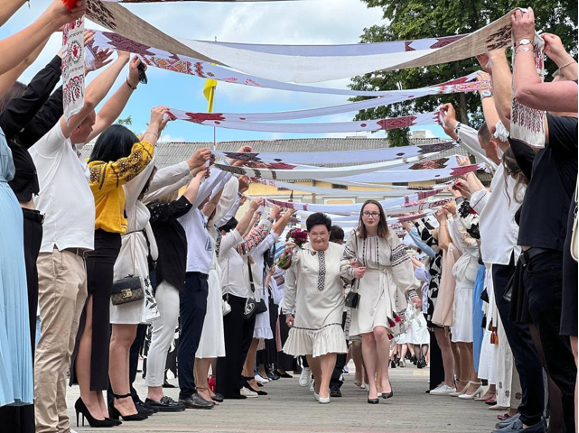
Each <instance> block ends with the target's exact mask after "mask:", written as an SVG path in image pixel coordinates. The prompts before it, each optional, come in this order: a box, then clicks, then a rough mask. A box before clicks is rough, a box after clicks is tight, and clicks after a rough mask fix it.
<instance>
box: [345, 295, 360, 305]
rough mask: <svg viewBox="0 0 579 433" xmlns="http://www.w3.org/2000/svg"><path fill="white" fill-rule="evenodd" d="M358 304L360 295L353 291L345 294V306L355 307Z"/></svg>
mask: <svg viewBox="0 0 579 433" xmlns="http://www.w3.org/2000/svg"><path fill="white" fill-rule="evenodd" d="M359 304H360V295H359V294H358V293H356V292H354V291H351V292H350V293H348V294H347V295H346V307H348V308H352V309H356V308H358V305H359Z"/></svg>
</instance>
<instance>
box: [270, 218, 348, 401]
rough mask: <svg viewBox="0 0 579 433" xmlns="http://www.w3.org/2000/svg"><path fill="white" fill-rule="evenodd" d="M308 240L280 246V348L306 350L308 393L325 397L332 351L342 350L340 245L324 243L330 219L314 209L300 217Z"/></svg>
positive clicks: (292, 351)
mask: <svg viewBox="0 0 579 433" xmlns="http://www.w3.org/2000/svg"><path fill="white" fill-rule="evenodd" d="M306 227H307V229H308V233H309V237H310V242H309V243H307V244H305V245H304V246H303V248H302V249H299V248H297V249H293V248H292V247H291V246H290V247H288V248H287V249H286V251H284V254H283V255H282V257H283V258H284V259H283V260H282V261H281V262H282V263H283V262H284V261H285V262H286V263H283V264H282V265H281V267H282V268H285V269H289V270H288V272H287V274H286V287H285V296H284V300H283V305H282V310H283V313H284V314H285V315H286V323H287V325H288V326H289V327H290V328H291V329H290V332H289V336H288V339H287V341H286V343H285V345H284V347H283V351H284V352H285V353H287V354H289V355H293V356H306V358H307V360H308V364H309V366H310V368H311V369H312V372H313V374H314V384H315V385H314V397H315V398H316V400H317V401H319V402H320V403H322V404H325V403H329V402H330V388H329V387H330V379H331V377H332V372H333V370H334V366H335V365H336V354H338V353H347V352H348V347H347V346H346V339H345V336H344V331H343V330H342V312H343V309H344V297H343V295H342V290H343V286H344V283H343V281H342V277H341V276H340V264H341V258H342V247H341V246H340V245H337V244H333V243H330V230H331V227H332V220H331V219H330V218H328V217H327V216H326V215H324V214H322V213H315V214H312V215H310V216H309V217H308V219H307V220H306Z"/></svg>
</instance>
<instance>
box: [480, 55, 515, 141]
mask: <svg viewBox="0 0 579 433" xmlns="http://www.w3.org/2000/svg"><path fill="white" fill-rule="evenodd" d="M477 59H478V61H479V63H480V64H481V66H483V68H484V69H485V71H487V72H488V73H489V74H490V75H491V81H492V84H493V99H494V103H495V108H496V110H497V114H498V115H499V119H500V120H501V122H502V124H503V125H504V126H505V128H506V129H507V130H510V124H511V122H510V119H511V103H512V91H511V86H512V84H513V75H512V74H511V67H510V65H509V61H508V59H507V51H506V48H504V49H500V50H494V51H491V52H489V53H487V54H483V55H482V56H477Z"/></svg>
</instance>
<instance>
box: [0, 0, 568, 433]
mask: <svg viewBox="0 0 579 433" xmlns="http://www.w3.org/2000/svg"><path fill="white" fill-rule="evenodd" d="M22 3H23V1H22V0H8V1H7V2H6V3H5V4H3V5H2V6H0V24H3V23H5V22H6V20H7V19H8V18H9V17H10V16H11V15H12V14H13V13H14V12H15V11H16V10H17V9H18V7H19V6H21V5H22ZM85 7H86V3H85V0H79V1H78V2H77V4H76V8H74V9H72V10H70V9H67V8H66V7H65V6H64V4H63V3H62V2H61V0H55V1H54V2H53V3H52V4H51V5H50V7H49V8H48V9H47V10H46V12H45V13H44V14H43V15H42V16H41V17H40V18H39V19H38V20H37V21H36V22H35V23H33V24H32V25H31V26H29V27H28V28H26V29H24V30H23V31H21V32H19V33H17V34H15V35H13V36H10V37H8V38H6V39H4V40H1V41H0V53H2V54H3V62H2V64H0V90H1V92H2V95H0V128H1V129H0V132H1V134H0V221H2V224H1V229H0V311H1V313H2V320H0V364H1V366H2V369H1V371H0V424H1V425H2V426H3V428H6V429H7V430H6V431H10V432H26V433H28V432H37V433H56V432H59V433H60V432H62V433H67V432H69V431H71V422H70V420H69V417H68V414H67V405H66V392H67V382H70V384H71V385H72V384H78V386H79V388H80V397H79V398H78V400H77V401H76V403H75V411H76V414H77V420H76V421H77V425H78V424H79V423H80V422H82V423H84V422H85V421H87V422H88V423H89V424H90V425H91V426H92V427H114V426H117V425H120V424H122V423H123V422H131V421H145V420H147V419H148V417H150V416H152V415H153V414H154V413H156V412H159V411H161V412H178V411H184V410H186V409H213V408H214V407H215V406H217V405H219V404H220V403H222V402H223V401H224V400H229V399H246V398H256V397H258V396H262V395H267V391H265V389H267V387H264V385H265V384H266V383H267V382H268V381H269V380H277V379H279V378H280V377H291V376H290V374H289V372H298V374H300V378H299V384H300V385H301V386H303V387H308V386H310V387H311V390H312V391H313V394H314V399H315V401H317V402H319V403H320V404H328V403H330V401H331V399H332V398H338V397H341V396H342V391H341V385H342V382H343V373H344V371H346V370H347V368H348V367H347V366H348V363H349V360H350V359H351V360H353V362H354V364H355V366H356V372H355V377H354V383H355V385H356V386H357V387H358V388H365V389H366V390H367V395H366V397H367V398H366V400H367V403H369V404H373V405H375V404H378V403H380V401H381V400H386V399H391V398H394V389H393V384H392V383H391V380H390V377H389V370H390V369H391V368H399V367H404V366H405V364H406V359H407V353H408V352H411V353H412V358H411V359H412V360H413V361H414V363H415V364H416V366H417V367H418V368H424V367H426V366H427V365H429V366H430V389H429V390H428V392H429V393H430V395H431V396H432V397H435V396H445V397H448V396H451V397H458V398H460V399H466V400H477V401H484V402H486V403H487V404H489V405H490V406H491V407H492V408H498V409H502V410H503V411H504V412H506V413H505V414H504V415H503V414H501V415H500V419H501V420H500V422H499V423H498V424H497V426H496V429H497V430H496V432H519V431H521V432H527V433H537V432H539V433H541V432H546V431H547V429H549V430H548V431H550V432H552V433H554V432H572V431H577V430H576V429H577V425H576V416H577V414H576V399H577V388H576V376H577V295H578V289H577V262H576V259H577V244H576V243H575V242H576V240H574V238H573V237H574V233H575V231H576V230H577V221H576V213H577V193H576V188H577V143H578V136H577V133H578V129H577V94H578V92H577V78H578V77H577V76H578V67H577V63H576V62H575V61H574V59H573V58H572V57H571V56H570V55H569V54H568V53H567V51H566V50H565V49H564V47H563V45H562V43H561V41H560V39H559V38H558V37H557V36H555V35H552V34H543V35H542V38H543V39H544V41H545V54H546V55H547V56H548V57H549V59H550V60H551V61H553V62H555V63H556V64H557V66H558V67H559V69H558V71H557V74H556V76H555V78H554V79H553V80H552V81H551V82H543V80H542V77H541V76H540V75H539V73H538V72H537V69H536V65H535V58H534V53H533V41H534V38H535V25H534V19H533V11H532V10H531V9H529V10H528V12H522V11H520V10H517V11H516V12H515V13H513V15H512V17H511V22H512V29H513V38H514V41H515V46H514V48H513V49H514V51H515V53H516V58H515V61H514V65H513V71H512V72H511V67H510V65H509V62H508V60H507V56H506V49H498V50H495V51H491V52H489V53H487V54H484V55H480V56H478V60H479V63H480V65H481V67H482V68H483V69H484V70H485V72H484V73H482V72H481V73H480V74H479V79H480V80H490V81H491V82H492V91H488V90H484V91H480V96H481V105H482V111H483V114H484V120H485V121H484V123H483V124H482V126H481V127H480V129H479V130H478V131H477V130H475V129H473V128H471V127H469V126H467V125H466V124H464V123H461V122H458V121H457V119H456V113H455V110H454V107H453V106H452V104H445V105H444V106H442V107H441V111H440V113H441V125H442V126H443V128H444V130H445V132H446V133H447V134H448V135H449V136H450V137H452V138H453V139H454V140H456V142H458V143H459V145H461V146H463V147H464V148H465V149H466V150H467V151H468V152H469V153H470V154H472V155H474V156H479V157H481V158H484V160H485V161H487V164H488V168H489V170H490V171H491V172H492V182H491V185H490V188H487V187H485V186H484V185H483V184H482V183H481V181H480V180H479V178H478V177H477V175H476V174H475V173H472V172H471V173H469V174H467V175H466V176H464V177H463V178H460V179H457V180H456V181H455V183H454V184H453V186H452V187H451V189H450V192H451V193H452V195H453V197H454V200H452V201H451V202H450V203H448V204H446V205H444V206H443V207H442V208H440V209H439V210H437V211H436V213H435V214H434V218H433V217H425V218H415V219H412V217H409V218H406V219H404V221H405V222H403V223H401V224H400V225H399V226H389V225H388V223H387V219H386V213H385V211H384V209H383V208H382V206H381V204H380V202H378V201H375V200H368V201H366V202H365V203H363V204H362V205H361V209H360V213H359V220H358V222H357V227H356V229H355V230H353V231H352V232H350V233H344V230H343V229H342V228H340V227H339V226H337V225H332V220H331V218H330V217H329V216H328V215H325V214H322V213H313V214H311V215H309V216H308V217H307V220H306V221H305V225H306V229H307V240H306V239H304V238H303V237H300V236H297V235H296V231H289V233H288V230H289V226H290V224H293V222H292V217H293V216H294V213H295V211H294V210H292V209H287V210H285V211H284V210H283V209H282V208H280V207H278V206H275V205H269V210H268V211H266V208H265V206H266V202H265V200H264V199H262V198H254V199H250V198H248V197H247V196H246V194H245V193H246V192H247V190H248V188H249V180H248V179H247V178H246V177H244V176H240V177H237V176H234V175H232V173H230V172H227V171H222V170H218V169H214V168H213V167H212V165H213V162H214V157H213V156H212V154H211V151H210V150H209V149H207V148H205V149H200V150H197V151H196V152H195V153H194V154H193V155H191V157H190V158H188V159H187V160H185V161H182V162H181V163H178V164H176V165H173V166H169V167H166V168H163V169H160V170H157V168H156V167H155V160H156V156H155V155H156V152H155V150H156V145H157V141H158V140H159V136H160V135H161V133H162V131H163V129H164V128H165V126H166V124H167V122H169V121H170V120H171V116H168V115H167V111H168V108H166V107H162V106H160V107H155V108H153V109H152V110H151V116H150V122H149V124H148V128H147V130H146V132H145V133H143V134H142V135H141V136H139V137H137V136H136V135H135V134H134V133H133V132H131V131H130V130H129V129H127V128H126V127H125V126H121V125H119V124H114V122H115V121H116V120H117V118H118V116H119V115H120V114H121V112H122V111H123V109H124V107H125V106H126V104H127V102H128V101H129V99H130V97H131V95H132V94H133V93H134V92H135V91H137V89H138V84H139V69H142V68H143V66H144V65H141V61H140V59H139V58H138V57H137V56H135V57H133V58H131V56H130V53H125V52H121V51H119V52H118V54H117V59H116V60H114V61H112V60H111V56H112V54H113V53H112V52H110V51H108V50H106V51H103V52H101V53H99V54H98V55H97V56H96V59H95V62H94V65H92V66H91V67H90V68H88V67H87V70H86V73H89V72H91V71H94V70H100V69H101V68H103V67H104V66H108V67H107V68H106V69H103V71H102V72H99V73H98V76H97V77H96V78H95V79H94V80H93V81H92V82H91V83H90V84H89V85H88V86H87V88H86V92H85V100H84V105H83V106H82V107H81V109H80V111H79V112H78V113H76V114H75V115H73V116H72V117H71V118H69V119H65V117H64V115H63V93H62V87H59V88H56V87H57V85H58V82H59V80H60V77H61V63H62V58H61V56H62V54H61V53H58V54H57V55H56V56H55V57H54V58H53V59H52V60H51V61H50V63H49V64H48V65H46V67H45V68H43V69H42V70H41V71H39V72H38V73H37V74H36V75H35V76H34V78H33V79H32V80H31V81H30V83H29V84H28V85H25V84H22V83H20V82H18V81H16V79H17V78H18V76H19V75H20V73H21V72H22V71H23V70H24V69H26V67H28V65H30V64H31V63H32V62H33V60H34V59H35V58H36V57H37V56H38V55H39V53H40V52H41V51H42V49H43V47H44V45H45V43H46V41H47V40H48V38H49V37H50V35H51V34H52V33H53V32H55V31H58V30H59V29H60V28H61V26H63V25H64V24H66V23H68V22H70V21H71V20H73V19H75V18H77V17H79V16H81V15H82V14H83V13H84V10H85ZM92 37H93V34H92V33H91V32H85V43H86V44H89V43H90V40H91V38H92ZM127 66H128V75H127V78H126V80H125V81H124V82H122V84H121V85H120V86H119V87H118V88H117V89H116V90H115V91H114V93H113V94H112V96H110V97H109V98H108V99H107V95H108V93H109V92H110V91H111V89H112V88H113V86H114V83H115V82H116V80H117V78H118V77H119V75H120V74H121V72H122V71H123V70H125V69H126V68H127ZM512 84H513V89H514V95H515V97H516V100H517V101H518V103H520V104H523V105H525V106H526V107H530V108H533V109H536V110H540V111H546V112H547V114H546V115H545V118H544V126H545V127H544V131H545V137H544V142H545V144H544V146H539V145H540V144H542V140H541V143H525V142H523V141H521V140H517V139H514V138H511V137H510V136H509V131H510V130H511V104H512V94H511V91H512V89H511V85H512ZM103 101H104V104H102V108H100V110H98V112H96V111H95V108H96V107H97V106H100V104H101V103H102V102H103ZM540 129H541V130H543V128H540ZM95 138H96V142H95V144H94V147H93V148H92V151H91V153H90V157H89V158H88V159H87V160H84V159H83V158H82V157H81V152H80V150H81V148H82V147H83V145H84V143H87V142H89V141H91V140H93V139H95ZM534 144H536V146H533V145H534ZM251 151H252V149H251V147H249V146H243V147H242V148H240V149H239V152H251ZM222 163H223V164H229V165H233V166H242V165H244V164H246V162H245V161H244V160H235V159H226V160H224V161H222ZM458 163H459V165H465V166H466V165H470V160H469V158H468V157H462V158H459V160H458ZM246 202H247V206H245V207H244V209H247V211H245V212H242V211H240V208H241V207H242V206H244V204H246ZM239 214H242V216H238V215H239ZM237 217H239V220H238V219H236V218H237ZM294 222H295V221H294ZM286 233H288V234H287V236H286ZM284 241H285V242H284ZM37 317H39V321H40V329H39V332H38V336H37ZM176 329H178V349H177V357H176V373H177V377H178V384H179V397H178V400H177V401H175V400H174V399H172V398H171V397H169V396H168V395H165V392H164V386H165V384H166V364H167V357H168V353H169V352H170V350H171V348H172V346H174V338H175V330H176ZM147 334H148V337H147ZM145 346H146V348H147V350H146V361H147V362H146V386H147V395H146V397H145V399H144V400H142V399H141V398H140V396H139V395H138V393H137V392H136V390H135V388H134V386H133V384H134V382H135V379H136V374H137V368H138V361H139V354H140V353H141V351H142V349H143V347H145ZM483 384H485V385H488V386H486V387H483ZM105 391H106V392H107V394H106V396H105V394H104V392H105ZM394 401H395V400H394ZM547 421H548V424H547Z"/></svg>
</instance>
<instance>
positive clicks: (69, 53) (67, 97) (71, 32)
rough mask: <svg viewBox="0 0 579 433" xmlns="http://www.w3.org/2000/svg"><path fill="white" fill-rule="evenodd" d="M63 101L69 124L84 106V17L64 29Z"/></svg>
mask: <svg viewBox="0 0 579 433" xmlns="http://www.w3.org/2000/svg"><path fill="white" fill-rule="evenodd" d="M62 100H63V108H64V118H65V120H66V122H67V123H68V121H69V120H70V118H71V117H72V116H74V115H75V114H77V113H78V112H80V110H81V109H82V107H83V106H84V17H81V18H78V19H77V20H75V21H72V22H70V23H68V24H66V25H65V26H64V27H63V28H62Z"/></svg>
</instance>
